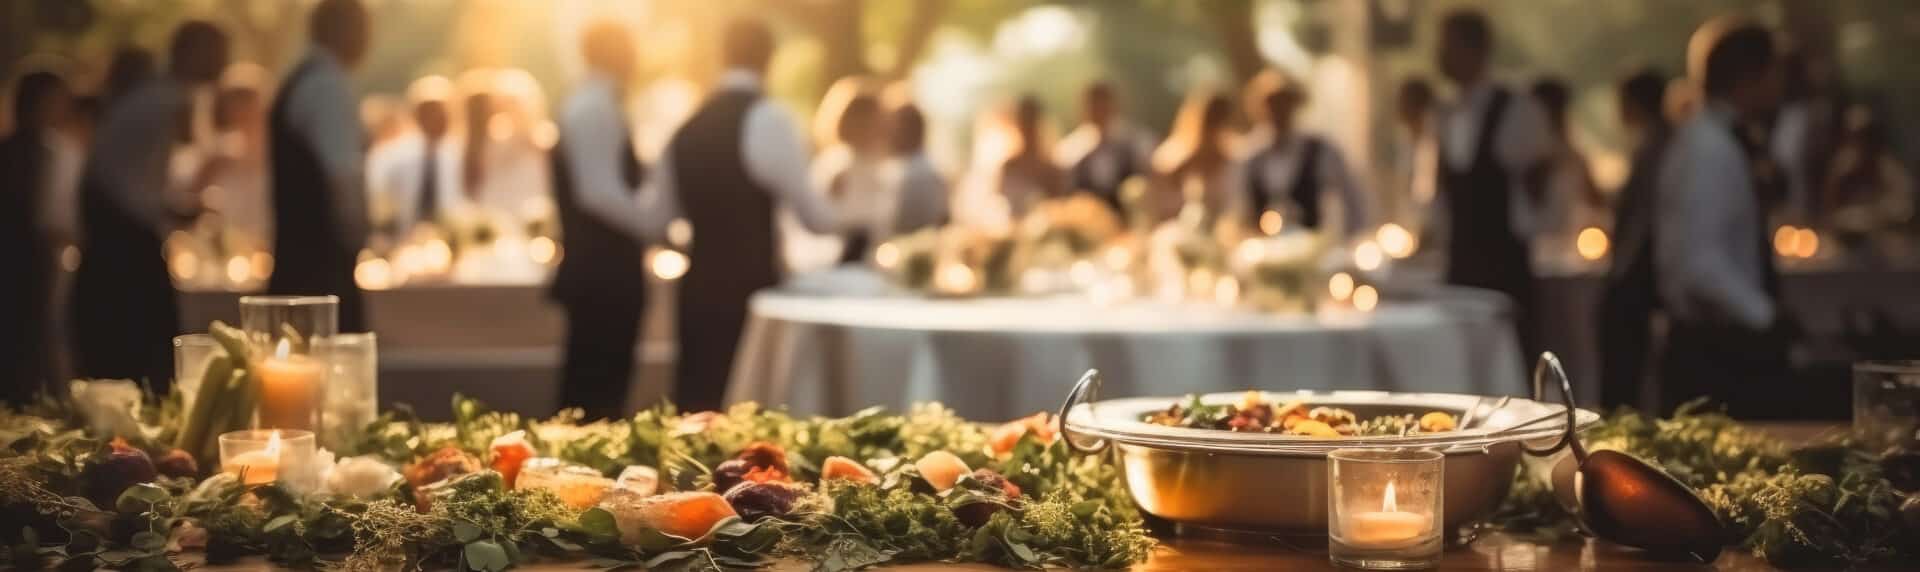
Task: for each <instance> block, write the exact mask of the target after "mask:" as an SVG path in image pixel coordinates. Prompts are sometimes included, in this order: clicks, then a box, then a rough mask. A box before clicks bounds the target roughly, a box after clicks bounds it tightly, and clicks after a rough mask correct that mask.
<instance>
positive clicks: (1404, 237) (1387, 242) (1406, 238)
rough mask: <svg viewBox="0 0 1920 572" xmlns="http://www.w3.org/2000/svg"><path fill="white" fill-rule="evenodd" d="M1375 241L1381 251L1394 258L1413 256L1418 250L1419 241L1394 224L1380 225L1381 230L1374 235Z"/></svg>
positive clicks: (1403, 228)
mask: <svg viewBox="0 0 1920 572" xmlns="http://www.w3.org/2000/svg"><path fill="white" fill-rule="evenodd" d="M1373 239H1374V240H1375V241H1377V242H1379V243H1380V250H1381V251H1383V252H1385V253H1387V256H1391V257H1393V258H1406V257H1409V256H1413V251H1414V249H1416V248H1418V245H1417V244H1416V243H1417V242H1418V239H1416V238H1414V236H1413V233H1412V232H1409V231H1407V228H1406V227H1403V226H1400V225H1398V224H1394V223H1387V224H1383V225H1380V230H1378V231H1375V232H1374V233H1373Z"/></svg>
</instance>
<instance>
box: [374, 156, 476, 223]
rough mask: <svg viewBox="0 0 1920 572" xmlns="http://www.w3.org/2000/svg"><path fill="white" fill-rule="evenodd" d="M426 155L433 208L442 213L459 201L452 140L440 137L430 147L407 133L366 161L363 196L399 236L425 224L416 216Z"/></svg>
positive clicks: (457, 165)
mask: <svg viewBox="0 0 1920 572" xmlns="http://www.w3.org/2000/svg"><path fill="white" fill-rule="evenodd" d="M429 148H431V150H430V149H429ZM429 152H432V153H433V154H434V158H433V166H434V179H433V187H434V205H435V208H437V209H441V210H446V209H448V208H450V207H452V206H453V205H455V204H456V202H455V201H459V200H461V199H462V197H461V193H460V187H459V184H460V147H459V146H458V145H455V144H454V142H453V141H452V136H450V135H443V136H441V137H440V139H439V140H438V141H435V142H433V143H431V144H430V143H429V142H428V141H427V138H426V136H424V135H421V134H420V133H417V132H415V133H408V134H406V135H402V136H400V138H398V139H394V140H393V141H391V142H388V143H386V144H384V145H381V146H380V148H379V149H378V150H377V151H375V152H374V153H373V154H372V156H371V157H369V158H368V159H367V192H368V194H369V198H370V199H371V200H372V202H373V204H377V205H382V208H379V209H375V211H376V212H381V213H383V214H384V216H382V217H379V218H385V219H390V220H391V222H392V223H393V225H394V228H395V229H397V230H399V231H401V232H405V231H406V229H408V228H412V227H413V225H415V224H418V223H421V222H428V221H426V220H424V217H425V216H426V213H422V212H420V190H421V189H420V187H421V185H422V181H421V178H423V177H425V176H426V166H427V153H429Z"/></svg>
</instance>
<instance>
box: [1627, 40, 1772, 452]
mask: <svg viewBox="0 0 1920 572" xmlns="http://www.w3.org/2000/svg"><path fill="white" fill-rule="evenodd" d="M1773 49H1774V48H1773V38H1772V36H1771V35H1770V34H1769V33H1768V32H1767V30H1765V29H1763V28H1760V27H1759V26H1756V25H1753V24H1750V23H1746V22H1743V21H1740V20H1737V19H1731V18H1722V19H1716V20H1712V21H1709V22H1707V23H1706V24H1704V25H1702V26H1701V27H1700V29H1699V30H1698V31H1697V32H1695V33H1694V36H1693V39H1692V40H1691V42H1689V44H1688V47H1687V69H1688V75H1690V76H1691V77H1692V78H1693V79H1694V81H1695V83H1697V84H1698V85H1699V86H1700V88H1701V93H1702V94H1703V95H1704V96H1705V100H1704V101H1703V103H1702V105H1701V107H1700V111H1699V112H1698V113H1696V114H1694V116H1693V117H1692V118H1691V119H1688V120H1687V121H1686V123H1684V124H1682V125H1681V126H1680V127H1679V130H1678V131H1676V132H1675V134H1674V137H1673V143H1672V145H1671V146H1670V147H1669V149H1668V150H1667V153H1666V157H1665V158H1664V159H1662V160H1661V165H1660V175H1659V179H1658V182H1657V183H1656V184H1657V186H1658V191H1657V192H1658V197H1659V198H1658V199H1657V202H1656V205H1657V206H1656V207H1655V210H1654V212H1655V213H1657V217H1658V220H1656V221H1655V223H1654V272H1655V276H1656V278H1657V280H1658V290H1659V294H1660V302H1661V305H1662V307H1664V308H1665V309H1666V311H1667V312H1668V313H1669V314H1670V315H1671V316H1672V319H1673V326H1672V328H1671V333H1670V334H1669V335H1668V347H1667V352H1666V359H1665V364H1664V366H1663V369H1664V372H1663V375H1662V384H1663V387H1662V388H1661V398H1662V399H1661V403H1662V409H1663V410H1669V409H1671V408H1672V407H1673V406H1675V405H1678V404H1679V403H1681V402H1683V401H1685V400H1688V399H1692V398H1694V397H1697V396H1700V395H1711V396H1713V397H1714V398H1715V399H1718V400H1723V401H1725V402H1726V403H1727V404H1728V407H1729V409H1730V411H1731V412H1732V413H1733V414H1734V415H1743V414H1746V415H1752V414H1754V413H1756V412H1757V411H1756V409H1755V405H1756V404H1757V403H1759V402H1761V401H1762V400H1763V399H1764V400H1773V401H1778V400H1779V399H1780V395H1779V394H1777V393H1775V391H1777V390H1778V389H1779V387H1778V386H1777V385H1773V384H1775V383H1777V382H1778V381H1779V380H1781V379H1782V378H1783V377H1784V375H1785V373H1786V372H1787V367H1788V364H1787V360H1786V354H1787V344H1786V340H1785V336H1784V335H1782V333H1781V332H1783V331H1784V328H1782V327H1781V325H1782V323H1783V320H1784V319H1785V316H1783V315H1782V313H1781V311H1780V308H1779V305H1778V301H1779V273H1778V272H1777V271H1776V270H1775V268H1774V259H1773V252H1772V249H1771V248H1770V247H1769V244H1768V232H1767V209H1766V208H1765V207H1764V206H1763V201H1762V198H1761V196H1760V195H1761V192H1762V191H1761V189H1760V188H1759V187H1760V186H1761V185H1760V183H1758V182H1757V174H1756V172H1755V166H1756V164H1757V163H1758V162H1757V160H1756V159H1757V157H1756V153H1754V152H1752V151H1751V150H1749V148H1748V146H1747V145H1745V144H1744V143H1743V142H1742V138H1741V134H1740V133H1739V132H1740V131H1741V129H1742V125H1743V124H1744V123H1745V122H1746V121H1748V120H1750V118H1753V117H1755V116H1758V115H1760V114H1764V113H1767V112H1768V111H1770V110H1771V109H1772V108H1773V107H1774V106H1775V105H1776V104H1777V103H1778V101H1779V92H1780V85H1779V76H1778V74H1777V73H1776V70H1775V67H1774V65H1775V61H1774V52H1773ZM1765 154H1766V153H1765V152H1764V151H1762V152H1759V153H1757V155H1765Z"/></svg>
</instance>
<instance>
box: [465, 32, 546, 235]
mask: <svg viewBox="0 0 1920 572" xmlns="http://www.w3.org/2000/svg"><path fill="white" fill-rule="evenodd" d="M483 77H484V78H485V79H484V81H483V82H482V83H483V85H482V86H481V89H484V90H485V91H482V92H479V93H476V94H474V95H473V96H472V97H469V98H468V100H467V102H468V105H467V121H466V133H467V136H466V137H465V138H463V140H462V141H461V145H462V153H463V165H464V167H463V169H462V174H463V175H462V176H463V180H462V181H461V184H462V189H463V190H464V191H465V193H464V194H463V195H462V197H463V198H462V202H463V203H464V204H465V205H466V206H467V207H468V209H469V210H472V211H474V212H472V213H471V217H470V218H473V219H475V222H474V223H473V224H478V225H482V227H483V229H484V230H482V229H476V230H481V232H483V233H484V234H488V235H493V236H498V237H501V238H503V239H510V240H515V241H520V240H525V238H526V236H527V234H528V229H529V227H530V225H532V224H534V223H536V222H539V221H541V220H545V219H547V218H548V217H550V216H551V215H552V209H553V205H552V199H551V197H552V193H551V192H549V189H548V186H549V185H550V184H551V182H552V175H551V174H549V172H548V167H549V166H550V164H551V163H552V161H550V160H548V159H547V155H548V152H547V151H548V150H547V149H546V147H547V146H550V145H551V144H552V142H551V141H548V142H546V143H544V144H543V143H540V142H539V141H536V140H535V129H534V127H535V125H536V124H537V123H540V122H542V121H544V118H545V116H544V115H542V113H543V112H544V111H543V110H544V109H545V107H546V106H545V101H546V97H545V96H544V95H543V94H542V93H541V92H540V85H539V83H537V82H535V81H534V79H533V76H531V75H529V74H527V72H525V71H523V70H515V69H503V70H490V71H488V72H487V73H485V74H484V76H483ZM520 259H521V260H525V256H524V255H522V256H520ZM494 262H504V261H494Z"/></svg>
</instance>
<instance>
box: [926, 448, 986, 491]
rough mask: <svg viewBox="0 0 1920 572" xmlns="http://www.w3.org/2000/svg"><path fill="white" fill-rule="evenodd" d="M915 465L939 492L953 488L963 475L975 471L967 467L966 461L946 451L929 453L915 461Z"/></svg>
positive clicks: (928, 482)
mask: <svg viewBox="0 0 1920 572" xmlns="http://www.w3.org/2000/svg"><path fill="white" fill-rule="evenodd" d="M913 466H914V468H917V469H920V478H923V479H926V480H927V484H930V485H933V490H935V491H939V492H946V491H947V489H951V488H953V483H955V482H957V481H959V480H960V476H961V475H965V474H967V473H971V472H973V469H969V468H967V462H966V461H962V460H960V457H957V456H954V454H953V453H948V452H946V451H934V452H932V453H927V455H926V456H925V457H921V458H920V460H918V461H914V462H913Z"/></svg>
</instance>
